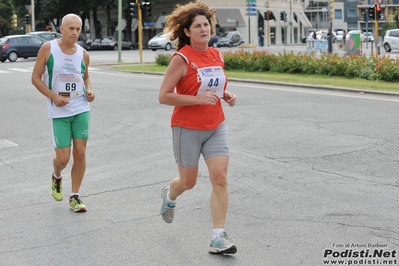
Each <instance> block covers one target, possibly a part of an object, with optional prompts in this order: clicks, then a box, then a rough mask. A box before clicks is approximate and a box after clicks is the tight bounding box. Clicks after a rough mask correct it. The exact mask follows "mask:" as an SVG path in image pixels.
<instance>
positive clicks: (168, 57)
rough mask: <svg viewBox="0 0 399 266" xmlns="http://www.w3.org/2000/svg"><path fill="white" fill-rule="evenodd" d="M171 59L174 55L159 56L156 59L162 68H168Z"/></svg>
mask: <svg viewBox="0 0 399 266" xmlns="http://www.w3.org/2000/svg"><path fill="white" fill-rule="evenodd" d="M171 59H172V55H170V54H158V55H157V57H156V58H155V62H156V63H157V65H160V66H168V65H169V63H170V60H171Z"/></svg>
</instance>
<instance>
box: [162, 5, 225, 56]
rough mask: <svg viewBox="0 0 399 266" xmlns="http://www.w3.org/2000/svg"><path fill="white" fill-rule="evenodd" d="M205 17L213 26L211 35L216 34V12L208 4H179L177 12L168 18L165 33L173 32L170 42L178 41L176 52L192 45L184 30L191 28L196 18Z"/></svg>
mask: <svg viewBox="0 0 399 266" xmlns="http://www.w3.org/2000/svg"><path fill="white" fill-rule="evenodd" d="M198 15H203V16H205V17H206V18H207V19H208V21H209V24H210V26H211V35H213V34H214V33H215V28H214V25H216V23H217V20H216V10H215V9H213V8H210V7H209V6H208V5H207V4H206V3H204V2H202V1H200V0H196V1H195V2H191V3H188V4H185V5H180V4H177V5H176V8H175V10H174V11H173V12H172V13H171V14H170V15H169V16H167V17H166V26H165V28H164V33H168V32H171V33H172V34H171V35H170V40H172V41H173V40H176V39H177V42H176V50H180V49H181V48H183V46H184V45H186V44H188V45H190V38H189V37H187V36H186V34H185V33H184V29H188V28H190V26H191V24H192V23H193V20H194V18H195V17H196V16H198Z"/></svg>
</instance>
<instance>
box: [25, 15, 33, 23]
mask: <svg viewBox="0 0 399 266" xmlns="http://www.w3.org/2000/svg"><path fill="white" fill-rule="evenodd" d="M24 18H25V24H26V25H30V24H32V18H31V16H29V15H28V14H26V15H25V17H24Z"/></svg>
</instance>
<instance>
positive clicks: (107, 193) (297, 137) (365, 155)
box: [0, 59, 399, 266]
mask: <svg viewBox="0 0 399 266" xmlns="http://www.w3.org/2000/svg"><path fill="white" fill-rule="evenodd" d="M92 61H96V60H95V59H92ZM32 65H33V60H32V59H28V60H25V61H23V60H21V61H20V62H18V61H17V62H16V63H15V64H10V63H4V64H0V79H1V89H0V99H1V106H0V183H1V187H0V208H1V216H0V238H1V241H0V261H1V265H193V266H194V265H245V266H246V265H271V266H287V265H288V266H291V265H306V266H318V265H328V264H331V263H332V260H337V259H341V260H342V261H344V262H345V263H346V264H349V263H352V264H355V263H357V264H360V263H359V262H360V260H361V259H363V260H368V261H371V260H374V262H373V263H368V264H367V265H378V264H382V263H384V262H385V263H386V264H387V265H398V261H397V250H398V247H399V230H398V228H399V214H398V213H397V212H396V210H397V209H398V205H399V204H398V203H399V201H398V187H399V182H398V172H399V166H398V161H399V153H398V150H399V141H398V137H397V135H398V133H397V132H398V131H399V117H398V115H397V111H396V110H397V109H398V107H399V98H397V97H395V96H388V95H372V94H364V93H359V92H343V91H330V90H315V89H308V88H293V87H288V86H277V85H267V84H251V83H248V82H230V83H229V88H228V89H229V90H230V91H232V92H234V93H235V94H236V95H237V97H238V100H237V106H235V107H233V108H230V107H228V106H227V105H226V104H225V105H224V108H225V113H226V117H227V120H226V122H227V125H228V128H229V140H230V145H231V151H232V157H231V161H230V162H231V163H230V169H229V192H230V205H229V212H228V220H227V225H226V230H227V231H228V233H229V234H230V236H231V237H232V238H233V239H234V242H235V243H236V245H237V248H238V252H237V254H236V255H233V256H215V255H211V254H208V252H207V249H208V245H209V243H210V237H211V231H212V228H211V216H210V210H209V196H210V191H211V184H210V182H209V177H208V173H207V171H206V168H205V167H204V163H203V162H202V161H201V165H200V167H201V169H200V174H199V178H198V183H197V186H196V187H195V188H194V189H192V190H191V191H188V192H187V193H185V194H184V195H183V196H182V197H181V198H179V199H178V205H177V209H176V216H175V221H174V222H173V223H172V224H166V223H164V222H163V220H162V218H161V217H160V215H159V209H160V204H161V199H160V192H161V189H162V187H163V186H165V185H166V184H168V182H169V181H170V180H171V179H172V178H174V177H175V176H176V175H177V169H176V165H175V163H174V158H173V153H172V143H171V130H170V128H169V119H170V114H171V111H172V107H168V106H163V105H160V104H159V103H158V100H157V96H158V89H159V85H160V83H161V81H162V76H158V75H145V74H134V73H123V72H117V71H113V70H112V69H111V67H110V66H100V65H99V64H98V65H96V66H93V68H92V69H91V77H92V83H93V90H94V91H95V93H96V94H97V97H96V100H95V102H93V103H92V123H91V126H92V127H91V138H90V140H89V145H88V151H87V172H86V176H85V179H84V182H83V186H82V189H81V195H82V199H83V201H84V202H85V204H86V205H87V206H88V212H87V213H80V214H77V213H73V212H72V211H70V210H69V206H68V201H67V200H64V201H62V202H56V201H54V200H53V198H52V196H51V189H50V188H51V181H50V176H51V171H52V166H51V162H52V158H53V155H54V151H53V149H52V147H51V133H50V121H49V120H48V119H47V118H46V110H45V108H46V107H45V99H44V97H43V96H42V95H41V94H40V93H38V92H37V91H36V89H35V88H33V86H32V85H31V84H30V71H29V70H30V69H31V66H32ZM10 68H13V69H10ZM21 69H25V70H27V71H22V70H21ZM2 71H3V72H2ZM69 171H70V166H69V167H68V168H67V170H66V171H65V172H64V190H65V192H66V194H68V192H69V191H70V182H69V180H70V175H69ZM355 252H357V256H355V255H354V254H355ZM361 252H362V253H361ZM349 253H350V255H349ZM360 254H363V255H362V256H360ZM387 261H391V263H389V264H388V263H387Z"/></svg>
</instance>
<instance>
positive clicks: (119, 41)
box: [118, 0, 122, 62]
mask: <svg viewBox="0 0 399 266" xmlns="http://www.w3.org/2000/svg"><path fill="white" fill-rule="evenodd" d="M121 50H122V0H118V62H121V61H122V60H121Z"/></svg>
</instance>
